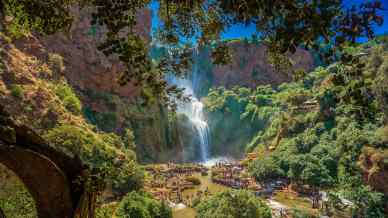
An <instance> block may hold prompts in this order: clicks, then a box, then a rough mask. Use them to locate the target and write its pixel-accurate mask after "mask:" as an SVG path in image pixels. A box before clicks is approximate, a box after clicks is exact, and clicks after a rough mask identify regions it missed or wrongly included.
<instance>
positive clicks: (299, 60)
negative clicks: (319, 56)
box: [213, 41, 314, 88]
mask: <svg viewBox="0 0 388 218" xmlns="http://www.w3.org/2000/svg"><path fill="white" fill-rule="evenodd" d="M230 46H231V48H232V62H231V63H230V64H227V65H224V66H216V67H215V68H214V69H213V78H214V82H213V83H214V85H215V86H225V87H228V88H230V87H233V86H235V85H239V86H245V87H255V86H258V85H278V84H280V83H283V82H288V81H290V80H291V79H292V76H291V75H290V74H287V73H281V72H277V71H276V70H275V68H274V67H273V66H272V65H271V64H270V63H269V62H268V58H267V55H268V54H267V53H266V50H267V49H266V46H265V45H263V44H257V43H246V42H243V41H237V42H231V43H230ZM290 57H291V59H292V62H293V68H294V69H295V70H299V69H304V70H305V71H306V72H308V71H310V70H311V69H312V68H313V66H314V60H313V57H312V55H311V54H310V53H309V52H308V51H306V50H303V49H297V50H296V52H295V54H292V55H290Z"/></svg>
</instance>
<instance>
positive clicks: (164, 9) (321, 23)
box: [0, 0, 383, 102]
mask: <svg viewBox="0 0 388 218" xmlns="http://www.w3.org/2000/svg"><path fill="white" fill-rule="evenodd" d="M150 2H151V1H150V0H123V1H115V0H107V1H103V0H47V1H40V0H5V1H1V4H0V10H1V11H0V14H1V15H2V16H0V18H1V21H0V22H1V23H3V24H6V23H7V22H6V17H7V16H8V17H12V18H13V19H12V21H11V22H10V24H7V25H6V27H7V29H8V31H9V32H11V33H12V32H17V31H18V30H25V29H27V30H37V31H40V32H43V33H45V34H52V33H54V32H57V31H60V30H66V29H69V27H70V26H71V23H72V17H71V14H70V11H69V8H70V5H73V4H76V3H78V4H79V5H80V6H82V7H84V6H91V7H95V9H96V10H95V12H94V13H93V20H92V24H95V25H100V26H104V27H105V28H106V30H107V33H106V39H105V41H103V42H102V43H101V44H100V46H99V49H100V50H101V51H102V52H103V53H104V54H106V55H108V56H109V55H113V54H115V55H117V56H118V57H119V59H120V60H121V61H122V63H123V64H124V66H126V69H125V70H124V71H123V72H122V73H121V74H120V78H119V83H120V84H126V83H127V82H129V81H133V82H135V84H137V85H140V86H142V87H143V89H144V90H151V92H152V94H153V95H155V96H158V97H159V98H160V99H161V101H163V102H169V99H170V98H169V97H168V96H175V97H180V98H184V96H183V95H182V90H180V89H178V88H177V87H176V86H169V85H168V84H167V82H166V80H165V79H164V75H165V74H166V73H167V72H172V73H175V74H178V75H182V74H183V73H184V72H185V69H187V68H188V67H189V66H190V62H191V61H190V59H191V51H190V48H189V47H188V46H181V45H182V44H184V43H183V42H185V41H192V39H194V40H196V41H197V43H198V44H199V45H211V47H213V49H212V55H211V56H212V58H213V62H214V63H217V64H225V63H227V62H228V60H229V59H230V55H229V49H228V46H227V44H226V43H225V42H223V41H222V39H221V33H222V32H223V31H225V30H226V29H228V28H229V27H230V26H232V25H234V24H245V25H248V24H253V25H255V26H256V28H257V32H258V33H260V34H255V35H260V37H261V38H262V39H263V41H264V42H265V44H266V45H268V47H269V52H270V53H271V54H273V55H271V57H273V60H274V61H275V62H286V63H289V61H287V59H285V58H284V57H285V55H284V54H285V53H286V52H291V53H294V52H295V51H296V48H297V47H298V46H304V47H305V48H307V49H315V50H320V49H319V48H320V45H321V44H322V42H324V43H325V44H326V45H328V47H330V49H327V50H326V52H324V55H323V57H324V58H325V59H327V60H333V59H334V58H335V57H336V53H337V52H336V51H337V50H342V48H343V46H344V45H345V44H347V43H348V42H350V43H355V42H356V39H357V38H358V37H362V36H366V37H368V38H371V37H373V36H374V33H373V28H372V26H373V25H374V24H378V25H381V24H382V23H383V18H382V16H379V14H378V13H379V11H380V10H381V9H382V4H381V2H380V1H377V0H376V1H374V2H368V3H364V4H360V5H359V6H357V7H356V6H354V7H352V8H351V9H350V10H346V9H345V8H344V6H343V3H342V1H341V0H328V1H307V0H306V1H299V0H288V1H267V0H259V1H258V0H247V1H237V0H226V1H210V0H200V1H192V0H184V1H177V0H159V1H157V2H158V3H159V6H160V7H159V8H160V9H159V17H160V20H161V25H160V26H159V31H158V32H159V34H158V39H159V40H160V41H161V42H162V43H165V44H167V45H169V46H170V47H173V48H178V49H171V52H170V55H169V56H166V57H164V58H163V59H162V60H160V61H159V62H157V63H155V64H154V63H152V61H151V59H150V57H149V51H148V46H147V45H146V44H145V43H144V41H143V40H142V39H141V38H140V37H139V36H138V35H137V34H136V33H135V32H134V26H135V25H136V13H137V12H138V11H139V10H141V9H143V8H145V7H148V5H149V4H150ZM3 15H6V16H3ZM343 60H348V61H349V60H351V58H350V59H349V56H344V59H343ZM275 64H276V63H275Z"/></svg>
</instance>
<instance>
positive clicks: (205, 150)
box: [168, 75, 210, 162]
mask: <svg viewBox="0 0 388 218" xmlns="http://www.w3.org/2000/svg"><path fill="white" fill-rule="evenodd" d="M192 76H193V77H194V75H192ZM168 80H169V81H170V83H172V84H175V85H177V86H178V87H179V88H184V89H185V90H184V94H185V95H189V96H191V101H190V102H187V103H179V104H178V109H177V111H178V113H183V114H185V115H186V116H187V117H188V118H189V120H190V122H191V123H192V124H193V126H194V127H195V129H196V130H197V133H198V138H199V143H200V144H199V146H200V154H201V162H206V161H208V160H209V144H210V143H209V136H210V133H209V126H208V123H207V120H206V118H205V116H204V111H203V107H204V106H203V103H202V102H201V101H199V100H198V98H197V97H196V96H195V93H194V91H193V81H192V80H189V79H186V78H176V77H172V78H171V77H170V78H169V79H168Z"/></svg>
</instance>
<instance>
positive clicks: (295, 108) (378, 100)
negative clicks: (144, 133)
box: [205, 37, 388, 217]
mask: <svg viewBox="0 0 388 218" xmlns="http://www.w3.org/2000/svg"><path fill="white" fill-rule="evenodd" d="M387 48H388V42H387V38H386V37H381V38H380V39H379V40H377V41H372V42H369V43H366V44H363V45H360V46H358V47H349V48H348V49H349V50H350V49H351V50H352V52H353V54H354V55H360V54H361V55H362V54H368V55H364V56H363V57H361V58H360V60H359V65H360V66H359V67H360V68H361V70H359V69H357V70H355V69H354V67H352V66H348V65H344V64H340V63H335V64H332V65H330V66H328V67H318V68H317V69H316V70H315V71H314V72H311V73H309V74H308V75H306V76H305V77H303V78H301V79H299V80H298V81H295V82H292V83H285V84H282V85H280V86H279V87H277V88H272V87H270V86H261V87H257V88H256V89H247V88H242V87H235V88H233V89H231V90H225V89H224V88H217V89H214V90H212V91H211V92H210V93H209V95H208V97H207V99H206V101H205V102H206V104H207V108H208V111H209V112H210V114H211V113H214V112H222V113H224V114H228V113H234V114H237V115H240V123H237V124H236V126H231V127H229V128H230V129H236V128H240V127H238V126H239V125H241V126H245V125H246V123H247V122H249V125H250V128H252V129H257V131H256V133H255V134H254V135H253V137H252V138H251V141H250V142H249V143H247V144H246V151H247V152H257V153H258V154H259V158H258V159H257V160H255V161H253V162H252V163H250V172H251V173H252V175H254V176H255V177H256V179H257V180H258V181H260V182H265V181H267V180H270V179H274V178H287V179H289V180H290V181H291V182H292V183H295V184H299V185H309V186H310V187H311V188H313V189H329V190H333V191H335V193H336V194H337V195H340V196H342V197H346V198H348V199H350V200H351V201H353V202H354V203H355V204H354V208H353V213H354V215H355V216H361V217H384V211H383V205H386V203H387V199H386V197H384V194H383V193H381V192H383V191H384V190H381V189H380V187H376V184H375V186H374V187H373V184H369V185H371V186H372V187H373V188H374V191H372V189H371V187H370V186H368V184H365V183H364V182H365V181H367V180H365V174H367V175H369V176H371V175H372V174H373V173H376V172H378V171H379V170H384V169H385V168H386V161H387V159H388V156H386V149H387V148H388V141H387V128H388V127H387V120H388V119H387V118H388V117H387V111H386V108H387V107H388V105H387V94H388V93H387V90H388V89H387V87H386V85H387V81H388V75H387V72H388V65H387V63H388V53H387V51H388V50H387ZM339 79H341V80H343V81H345V82H338V80H339ZM349 93H352V94H349ZM350 96H353V97H354V98H352V97H350ZM226 127H228V125H226ZM223 131H228V130H223ZM373 155H375V156H374V158H372V162H374V163H373V166H375V167H372V168H370V169H369V168H368V167H366V166H367V165H368V164H367V163H366V162H367V161H369V160H368V157H370V156H373ZM365 168H367V169H365ZM368 169H369V170H368ZM377 186H378V185H377Z"/></svg>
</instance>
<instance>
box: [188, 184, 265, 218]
mask: <svg viewBox="0 0 388 218" xmlns="http://www.w3.org/2000/svg"><path fill="white" fill-rule="evenodd" d="M196 209H197V212H198V214H197V217H198V218H271V217H272V215H271V209H270V208H269V207H268V206H267V205H266V204H265V203H264V202H263V201H261V200H259V199H257V198H256V197H255V196H254V195H253V194H251V193H250V192H248V191H245V190H243V191H236V190H234V191H230V190H228V191H225V192H222V193H218V194H216V195H214V196H212V197H210V198H208V199H205V200H204V201H202V202H200V203H199V204H198V206H197V207H196Z"/></svg>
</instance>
